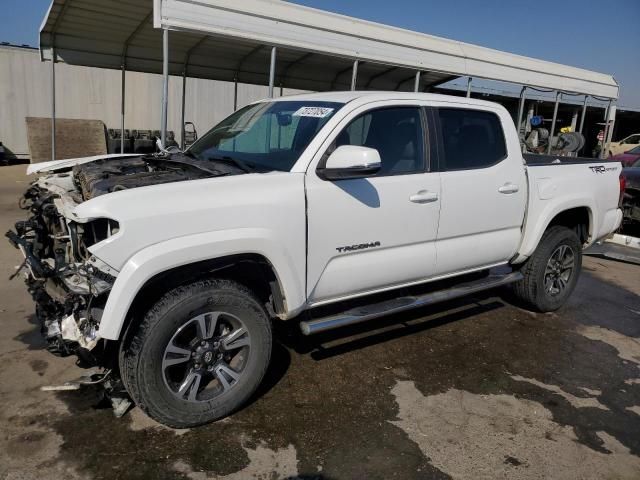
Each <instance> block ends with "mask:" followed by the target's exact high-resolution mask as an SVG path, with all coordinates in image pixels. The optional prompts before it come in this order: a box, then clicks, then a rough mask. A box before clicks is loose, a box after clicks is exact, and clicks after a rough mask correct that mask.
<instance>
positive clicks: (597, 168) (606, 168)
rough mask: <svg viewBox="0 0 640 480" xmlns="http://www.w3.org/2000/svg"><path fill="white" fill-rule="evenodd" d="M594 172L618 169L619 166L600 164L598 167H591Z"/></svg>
mask: <svg viewBox="0 0 640 480" xmlns="http://www.w3.org/2000/svg"><path fill="white" fill-rule="evenodd" d="M589 168H590V169H591V171H592V172H593V173H604V172H611V171H616V170H618V167H605V166H604V165H598V166H596V167H589Z"/></svg>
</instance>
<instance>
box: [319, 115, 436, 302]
mask: <svg viewBox="0 0 640 480" xmlns="http://www.w3.org/2000/svg"><path fill="white" fill-rule="evenodd" d="M342 125H343V126H342V128H338V129H337V130H336V132H335V133H334V138H333V139H329V140H330V142H331V145H330V147H329V148H328V150H327V152H325V155H324V159H325V160H326V158H327V156H328V154H329V153H330V152H331V151H332V150H333V149H335V148H337V147H339V146H342V145H358V146H366V147H370V148H375V149H377V150H378V152H379V153H380V157H381V160H382V168H381V170H380V172H379V173H378V174H376V175H375V176H373V177H369V178H363V179H351V180H340V181H325V180H322V179H321V178H319V177H318V176H317V175H316V172H315V171H310V172H308V173H307V179H306V188H307V202H308V222H309V224H308V282H307V293H308V297H309V301H310V303H311V304H321V303H328V302H331V301H335V300H339V299H343V298H347V297H350V296H356V295H360V294H365V293H369V292H373V291H377V290H384V289H387V288H392V287H394V286H399V285H402V284H408V283H412V282H417V281H420V280H423V279H425V278H427V277H429V276H431V275H433V273H434V268H435V263H436V250H435V240H436V235H437V230H438V218H439V210H440V174H439V173H437V172H434V173H431V172H429V161H428V155H427V152H426V150H427V146H428V142H427V134H426V127H425V125H426V122H425V115H424V112H423V110H422V109H421V108H420V107H418V106H415V105H413V106H412V105H401V106H400V105H394V106H385V107H379V108H373V109H372V108H371V107H368V109H365V108H364V107H362V108H361V110H360V111H356V112H354V113H353V114H352V115H351V116H350V117H348V118H347V119H345V121H344V122H343V124H342ZM322 164H323V162H322V161H321V166H322Z"/></svg>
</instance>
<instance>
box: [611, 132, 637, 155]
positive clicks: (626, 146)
mask: <svg viewBox="0 0 640 480" xmlns="http://www.w3.org/2000/svg"><path fill="white" fill-rule="evenodd" d="M637 146H640V133H634V134H633V135H629V136H628V137H625V138H623V139H622V140H620V141H619V142H611V143H610V144H609V156H613V155H618V154H619V153H624V152H627V151H629V150H631V149H632V148H634V147H637Z"/></svg>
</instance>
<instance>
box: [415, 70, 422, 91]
mask: <svg viewBox="0 0 640 480" xmlns="http://www.w3.org/2000/svg"><path fill="white" fill-rule="evenodd" d="M420 76H421V72H420V70H418V71H417V72H416V82H415V83H414V85H413V91H414V92H419V91H420Z"/></svg>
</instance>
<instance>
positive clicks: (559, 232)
mask: <svg viewBox="0 0 640 480" xmlns="http://www.w3.org/2000/svg"><path fill="white" fill-rule="evenodd" d="M581 269H582V245H581V243H580V240H579V239H578V236H577V235H576V233H575V232H574V231H573V230H571V229H569V228H567V227H563V226H560V225H557V226H553V227H551V228H549V229H548V230H547V231H546V232H545V233H544V235H543V236H542V239H541V240H540V243H539V244H538V247H537V248H536V250H535V252H534V253H533V255H531V257H530V258H529V259H528V260H527V261H526V262H525V263H524V264H523V265H522V267H521V268H520V272H521V273H522V274H523V276H524V278H523V279H522V280H520V281H519V282H517V283H515V284H514V285H513V291H514V294H515V295H516V297H517V298H518V299H519V300H521V301H523V302H524V303H525V304H526V305H527V306H528V307H530V308H532V309H533V310H537V311H539V312H552V311H555V310H557V309H559V308H560V307H561V306H562V305H564V303H565V302H566V301H567V299H568V298H569V296H570V295H571V292H573V289H574V288H575V286H576V282H577V281H578V276H579V275H580V270H581Z"/></svg>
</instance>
